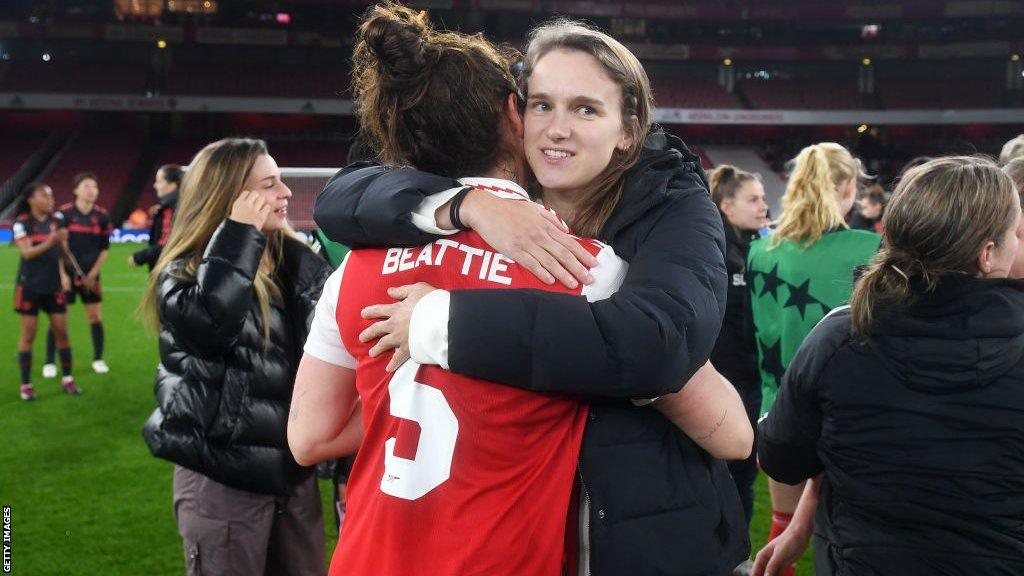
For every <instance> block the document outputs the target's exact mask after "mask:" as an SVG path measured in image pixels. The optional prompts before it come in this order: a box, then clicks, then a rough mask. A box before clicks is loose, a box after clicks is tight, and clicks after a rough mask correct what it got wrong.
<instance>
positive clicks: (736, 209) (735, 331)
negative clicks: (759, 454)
mask: <svg viewBox="0 0 1024 576" xmlns="http://www.w3.org/2000/svg"><path fill="white" fill-rule="evenodd" d="M708 180H709V182H710V186H711V199H712V200H713V201H714V203H715V205H716V206H718V211H719V212H721V214H722V224H723V226H724V227H725V267H726V270H727V271H728V273H729V292H728V295H727V297H726V303H725V320H724V321H723V323H722V331H721V332H719V334H718V340H717V341H716V342H715V348H714V350H712V352H711V364H712V365H713V366H714V367H715V368H716V369H718V371H719V372H721V373H722V375H723V376H725V377H726V379H728V380H729V382H731V383H732V385H733V386H734V387H735V388H736V390H737V392H739V394H740V397H741V398H742V399H743V405H744V407H745V408H746V411H747V418H748V419H749V420H750V425H751V426H752V427H755V428H756V426H757V417H758V415H759V414H760V411H761V376H760V374H759V372H758V369H757V345H756V344H755V343H754V331H753V325H752V322H751V319H750V289H749V288H748V286H747V255H748V254H749V252H750V243H751V242H752V241H753V240H757V239H758V237H759V235H758V230H760V229H761V228H763V227H765V226H767V225H768V204H767V203H766V202H765V195H764V186H763V185H762V184H761V177H760V176H759V175H757V174H751V173H750V172H746V171H744V170H740V169H739V168H737V167H735V166H730V165H728V164H722V165H720V166H718V167H716V168H715V169H714V171H712V172H711V174H709V175H708ZM729 472H730V473H731V474H732V479H733V481H734V482H735V483H736V490H737V491H738V492H739V495H740V500H741V501H742V502H743V511H744V513H745V514H746V518H747V525H748V527H749V524H750V521H751V519H752V518H753V515H754V481H755V480H756V479H757V459H756V457H755V456H754V454H753V453H752V454H751V455H750V457H748V458H746V459H744V460H737V461H732V462H730V463H729ZM748 562H749V561H748Z"/></svg>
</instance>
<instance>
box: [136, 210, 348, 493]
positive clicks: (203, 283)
mask: <svg viewBox="0 0 1024 576" xmlns="http://www.w3.org/2000/svg"><path fill="white" fill-rule="evenodd" d="M265 245H266V238H265V237H264V236H263V234H262V233H260V231H258V230H257V229H256V228H254V227H252V226H249V225H247V224H239V223H237V222H234V221H232V220H225V221H224V223H223V224H221V226H220V227H219V228H218V229H217V231H216V232H215V233H214V235H213V238H212V239H211V240H210V243H209V245H208V247H207V249H206V253H205V254H204V255H203V261H202V264H201V265H200V266H199V270H198V273H197V275H196V280H195V281H193V282H185V281H182V280H179V279H177V278H175V277H174V272H175V271H176V270H180V268H181V266H182V265H183V264H184V261H176V262H173V263H171V264H170V265H169V266H168V269H167V270H165V271H164V272H163V273H162V274H161V277H160V283H159V287H158V291H159V292H158V297H159V310H160V323H161V326H162V329H161V332H160V366H159V367H158V368H157V376H156V398H157V409H156V410H155V411H154V412H153V415H152V416H150V418H149V421H148V422H146V425H145V428H144V429H143V436H144V437H145V439H146V444H148V445H149V449H150V451H152V453H153V455H154V456H157V457H160V458H164V459H167V460H170V461H172V462H174V463H176V464H180V465H181V466H184V467H186V468H189V469H191V470H194V471H196V472H199V473H201V474H204V475H206V476H209V477H210V478H212V479H214V480H216V481H217V482H220V483H222V484H226V485H228V486H231V487H233V488H238V489H241V490H249V491H252V492H262V493H268V494H284V493H286V492H287V490H288V488H289V487H290V486H292V485H294V484H295V483H297V482H299V481H301V480H303V479H305V478H306V477H308V475H309V474H310V473H311V471H312V469H311V468H302V467H300V466H299V465H298V464H297V463H296V462H295V459H294V458H293V457H292V455H291V452H290V451H289V450H288V443H287V436H286V430H287V423H288V409H289V406H290V402H291V395H292V386H293V385H294V381H295V372H296V369H297V367H298V361H299V358H300V357H301V355H302V345H303V343H304V342H305V339H306V335H307V333H308V330H309V323H310V321H311V320H312V318H313V312H314V310H315V307H316V302H317V300H318V299H319V297H320V290H321V289H322V287H323V284H324V282H325V281H326V280H327V277H328V276H329V275H330V271H331V270H330V267H329V266H328V265H327V263H326V262H325V261H324V260H323V259H321V258H320V257H319V256H317V255H316V254H314V253H313V252H312V251H311V250H309V249H308V248H307V247H306V246H305V245H303V244H302V243H301V242H298V241H296V240H286V241H285V247H284V254H283V259H282V262H281V264H280V266H279V267H278V273H277V278H276V280H277V283H278V286H279V287H280V288H281V292H282V295H283V303H277V304H274V305H272V306H271V308H270V342H269V344H268V345H267V346H266V347H264V339H263V323H262V320H261V315H260V310H259V305H258V303H257V300H256V295H255V292H254V288H253V279H254V278H255V277H256V271H257V269H258V267H259V264H260V259H261V258H262V255H263V250H264V247H265Z"/></svg>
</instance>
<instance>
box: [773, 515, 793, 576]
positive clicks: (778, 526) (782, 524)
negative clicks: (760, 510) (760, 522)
mask: <svg viewBox="0 0 1024 576" xmlns="http://www.w3.org/2000/svg"><path fill="white" fill-rule="evenodd" d="M792 520H793V515H792V514H787V513H785V512H779V511H778V510H772V529H771V531H770V532H768V541H769V542H771V541H772V540H775V537H776V536H778V535H779V534H782V532H783V530H785V529H786V527H787V526H789V523H790V522H791V521H792ZM795 574H796V564H790V565H789V566H788V567H787V568H786V569H785V570H783V571H782V574H781V576H794V575H795Z"/></svg>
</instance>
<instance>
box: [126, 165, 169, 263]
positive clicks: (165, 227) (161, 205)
mask: <svg viewBox="0 0 1024 576" xmlns="http://www.w3.org/2000/svg"><path fill="white" fill-rule="evenodd" d="M181 176H182V170H181V166H178V165H177V164H164V165H163V166H161V167H160V169H159V170H157V171H156V178H155V179H154V180H153V190H155V191H156V198H157V203H156V204H154V205H153V206H152V207H151V208H150V214H149V217H150V219H151V221H152V223H151V224H150V225H149V246H147V247H145V248H143V249H142V250H138V251H136V252H135V253H133V254H132V255H131V256H129V257H128V266H130V267H132V268H135V267H136V266H141V265H143V264H145V265H146V266H148V267H149V269H150V270H151V271H152V270H153V267H154V266H156V261H157V260H158V259H159V258H160V251H161V250H163V248H164V245H165V244H167V239H168V238H169V237H170V234H171V223H172V222H173V219H174V210H175V209H176V208H177V206H178V187H179V186H180V185H181Z"/></svg>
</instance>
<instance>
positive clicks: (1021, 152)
mask: <svg viewBox="0 0 1024 576" xmlns="http://www.w3.org/2000/svg"><path fill="white" fill-rule="evenodd" d="M1021 157H1024V134H1020V135H1018V136H1017V137H1015V138H1011V139H1010V140H1009V141H1008V142H1007V143H1006V144H1003V149H1002V150H1001V151H1000V152H999V164H1000V165H1002V166H1005V165H1006V164H1008V163H1009V162H1010V161H1011V160H1013V159H1014V158H1021Z"/></svg>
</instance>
